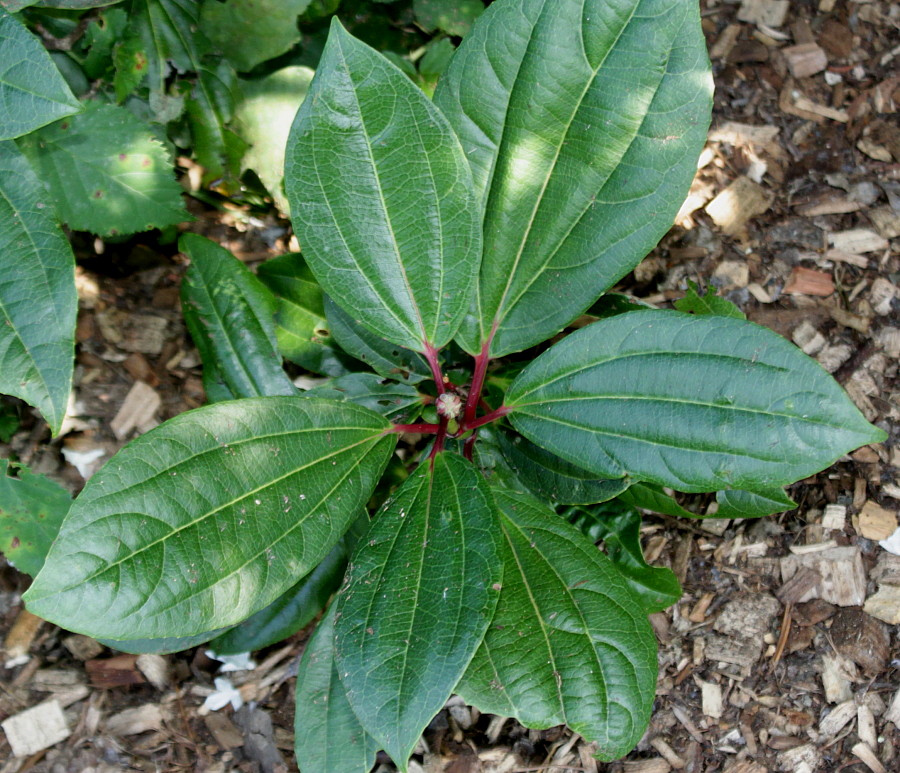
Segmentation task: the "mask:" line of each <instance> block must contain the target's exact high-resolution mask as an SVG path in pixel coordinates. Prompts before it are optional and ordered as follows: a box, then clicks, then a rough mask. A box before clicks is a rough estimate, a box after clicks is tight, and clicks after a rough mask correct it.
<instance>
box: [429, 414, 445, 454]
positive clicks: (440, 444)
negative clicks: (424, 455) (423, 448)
mask: <svg viewBox="0 0 900 773" xmlns="http://www.w3.org/2000/svg"><path fill="white" fill-rule="evenodd" d="M446 437H447V419H445V418H444V417H443V416H442V417H441V423H440V426H439V427H438V432H437V437H436V438H435V439H434V445H433V446H432V447H431V453H430V454H428V458H429V459H434V457H435V456H437V455H438V454H439V453H441V451H443V450H444V438H446Z"/></svg>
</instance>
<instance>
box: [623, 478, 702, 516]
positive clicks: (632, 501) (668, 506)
mask: <svg viewBox="0 0 900 773" xmlns="http://www.w3.org/2000/svg"><path fill="white" fill-rule="evenodd" d="M616 498H617V499H618V500H619V501H620V502H623V503H624V504H626V505H630V506H631V507H636V508H638V509H639V510H649V511H650V512H653V513H662V514H663V515H671V516H672V517H673V518H702V517H703V516H702V515H698V514H697V513H692V512H691V511H690V510H686V509H685V508H683V507H682V506H681V505H679V504H678V502H676V501H675V500H674V499H672V497H670V496H669V495H668V494H666V492H665V491H663V490H662V488H661V487H659V486H656V485H654V484H652V483H635V484H633V485H631V486H630V487H629V488H628V490H627V491H623V492H622V493H621V494H619V496H618V497H616Z"/></svg>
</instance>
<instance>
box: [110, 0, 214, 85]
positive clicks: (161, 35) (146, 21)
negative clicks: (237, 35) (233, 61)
mask: <svg viewBox="0 0 900 773" xmlns="http://www.w3.org/2000/svg"><path fill="white" fill-rule="evenodd" d="M130 17H131V24H130V28H129V31H128V35H127V37H126V42H128V41H129V40H132V39H135V38H136V39H138V40H140V41H141V49H142V51H143V53H144V56H145V67H146V70H147V77H148V82H149V84H150V88H151V89H152V90H155V91H163V90H164V86H165V82H166V78H167V76H168V75H169V72H170V69H171V68H172V67H174V68H175V70H176V71H178V72H182V73H184V72H189V71H194V72H196V71H197V70H199V69H200V59H201V57H202V56H203V54H205V53H207V52H208V50H209V41H208V40H207V39H206V38H205V37H204V36H203V35H202V34H201V33H199V32H197V29H198V26H199V23H200V0H132V3H131V13H130Z"/></svg>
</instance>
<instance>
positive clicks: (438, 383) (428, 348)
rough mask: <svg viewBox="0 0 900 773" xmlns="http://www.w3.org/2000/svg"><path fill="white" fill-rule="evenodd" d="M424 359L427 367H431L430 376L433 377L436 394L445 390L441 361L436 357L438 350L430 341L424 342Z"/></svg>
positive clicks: (440, 393)
mask: <svg viewBox="0 0 900 773" xmlns="http://www.w3.org/2000/svg"><path fill="white" fill-rule="evenodd" d="M425 359H426V360H428V367H430V368H431V377H432V378H433V379H434V386H435V388H436V389H437V393H438V396H440V395H442V394H444V392H446V391H447V390H446V388H445V385H444V374H443V373H442V372H441V361H440V360H439V359H438V351H437V349H435V348H434V347H433V346H432V345H431V344H430V343H428V342H427V341H426V342H425Z"/></svg>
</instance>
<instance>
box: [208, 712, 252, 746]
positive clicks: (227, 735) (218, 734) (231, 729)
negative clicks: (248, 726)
mask: <svg viewBox="0 0 900 773" xmlns="http://www.w3.org/2000/svg"><path fill="white" fill-rule="evenodd" d="M203 721H204V722H205V723H206V727H207V728H208V729H209V732H210V733H212V735H213V738H215V739H216V742H217V743H218V744H219V746H221V747H222V748H223V749H225V750H226V751H228V750H229V749H237V748H238V747H239V746H243V745H244V735H243V733H241V731H240V730H239V729H238V727H237V725H235V724H234V722H232V721H231V720H230V719H229V718H228V717H227V716H225V714H223V713H222V712H221V711H216V712H213V713H211V714H206V715H204V717H203Z"/></svg>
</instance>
